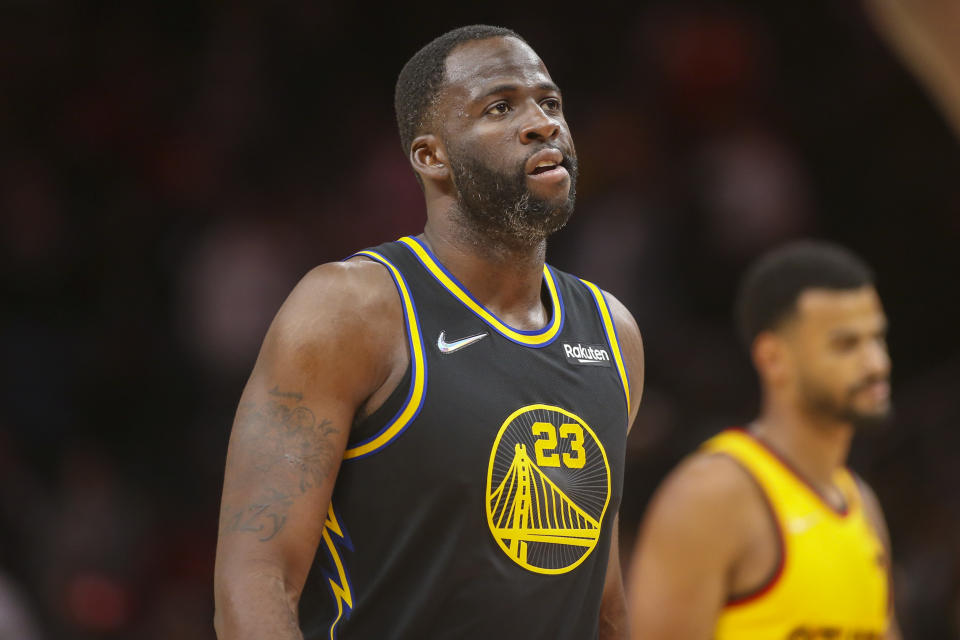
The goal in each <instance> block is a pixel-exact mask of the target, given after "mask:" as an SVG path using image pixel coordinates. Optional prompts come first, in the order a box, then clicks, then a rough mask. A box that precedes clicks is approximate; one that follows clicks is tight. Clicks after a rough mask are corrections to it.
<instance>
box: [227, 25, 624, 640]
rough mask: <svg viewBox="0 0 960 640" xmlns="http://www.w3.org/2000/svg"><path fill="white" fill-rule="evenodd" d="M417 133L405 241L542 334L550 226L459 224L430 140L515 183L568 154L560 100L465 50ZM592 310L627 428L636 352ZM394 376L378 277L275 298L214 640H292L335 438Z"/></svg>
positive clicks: (539, 190) (523, 68)
mask: <svg viewBox="0 0 960 640" xmlns="http://www.w3.org/2000/svg"><path fill="white" fill-rule="evenodd" d="M431 121H432V123H433V124H432V125H431V126H430V127H428V130H429V132H426V133H424V134H423V135H420V136H419V137H417V138H416V139H415V140H414V141H413V142H412V144H411V148H410V163H411V165H412V167H413V169H414V171H416V172H417V174H418V175H419V176H420V178H421V180H422V181H423V185H424V196H425V199H426V204H427V225H426V228H425V229H424V233H423V234H422V235H421V236H420V238H421V239H423V240H424V241H425V242H426V243H427V244H428V245H429V246H430V248H431V249H432V250H433V252H434V253H435V254H436V255H437V257H438V258H439V259H440V261H441V262H442V263H443V264H444V265H445V266H446V267H447V268H448V269H449V270H450V271H451V272H452V273H453V274H454V275H455V276H456V277H457V279H458V280H460V281H461V282H462V283H463V284H464V285H465V286H466V287H467V288H468V289H469V290H470V292H471V293H472V294H473V295H474V296H475V297H476V298H477V299H478V300H479V301H480V302H481V303H482V304H483V305H484V306H486V307H487V308H488V309H490V310H491V311H492V312H493V313H495V314H496V315H497V316H498V317H499V318H501V319H502V320H503V321H505V322H507V323H508V324H510V325H511V326H514V327H516V328H518V329H522V330H533V329H540V328H542V327H543V326H544V325H545V324H546V322H547V321H548V318H549V310H548V309H547V308H545V307H544V305H543V302H542V299H541V280H542V268H543V262H544V255H545V251H546V235H547V234H548V233H549V232H550V230H551V225H549V224H543V225H541V226H540V227H539V228H540V229H541V232H540V234H539V235H538V234H537V233H536V229H537V228H538V227H537V224H535V223H536V220H534V221H533V224H528V225H526V227H525V228H524V229H523V233H492V232H490V231H489V230H487V231H486V232H484V228H483V227H479V226H477V225H476V224H471V223H470V222H469V219H468V217H467V214H466V213H465V212H464V211H462V210H461V208H460V206H459V204H458V203H459V202H460V197H459V193H458V190H457V187H456V184H455V181H454V179H453V175H452V173H451V171H450V160H449V157H450V156H449V153H448V147H447V145H446V143H445V142H444V140H455V141H456V144H461V145H464V146H463V147H462V148H466V149H472V150H474V152H475V154H476V158H478V159H480V160H481V161H483V163H484V164H485V165H486V167H487V168H488V169H490V170H494V171H498V172H501V173H503V174H505V175H514V176H515V177H516V172H517V171H519V170H523V169H522V168H523V166H524V163H525V162H526V161H527V160H528V159H529V158H530V157H531V156H532V155H533V154H534V153H536V152H538V151H541V150H543V149H544V148H546V147H551V148H555V149H560V150H562V152H563V153H564V154H565V155H572V154H573V153H574V152H573V142H572V139H571V138H570V133H569V130H568V129H567V125H566V122H565V120H564V119H563V113H562V104H561V103H560V95H559V90H558V89H557V88H556V87H555V86H554V85H553V83H552V80H550V76H549V74H548V73H547V70H546V67H545V66H544V65H543V63H542V62H541V61H540V59H539V58H538V57H537V56H536V54H535V53H534V52H533V50H532V49H530V47H528V46H527V45H525V44H523V43H522V42H520V41H518V40H516V39H513V38H491V39H488V40H482V41H477V42H470V43H466V44H463V45H461V46H459V47H458V48H456V49H455V50H454V51H453V52H452V53H451V55H450V56H449V58H448V60H447V85H446V87H445V89H444V90H443V91H441V94H440V96H439V98H438V100H437V103H436V106H435V112H434V114H433V116H432V118H431ZM517 179H519V178H517ZM523 180H525V181H526V184H527V185H528V187H529V190H530V192H531V197H534V198H537V199H540V200H541V201H543V202H544V203H545V204H546V205H547V206H546V208H545V210H555V209H562V208H563V206H564V203H565V202H567V200H568V199H569V197H570V191H571V186H572V181H571V180H570V179H569V177H568V178H567V179H561V180H554V181H551V182H549V183H545V182H544V181H542V180H536V179H533V178H523ZM548 222H549V221H548ZM531 229H533V231H534V232H533V233H531ZM607 297H608V303H609V305H610V308H611V313H612V315H613V318H614V322H615V323H616V326H617V330H618V333H619V336H620V340H621V343H622V344H621V347H622V351H623V354H624V359H625V366H626V367H627V371H628V377H629V384H630V391H631V398H632V403H631V405H632V406H631V415H630V423H631V424H632V422H633V419H634V418H635V417H636V413H637V405H638V404H639V401H640V395H641V393H642V388H643V343H642V341H641V338H640V333H639V330H638V329H637V325H636V322H635V321H634V319H633V317H632V316H631V315H630V313H629V312H628V311H627V310H626V309H625V308H624V307H623V305H622V304H620V302H619V301H617V300H616V299H615V298H613V297H612V296H609V295H608V296H607ZM344 344H349V345H350V349H342V348H341V346H342V345H344ZM408 363H409V354H408V352H407V348H406V340H405V334H404V325H403V315H402V309H401V306H400V299H399V297H398V295H397V292H396V289H395V287H394V285H393V282H392V280H391V278H390V276H389V274H388V272H387V271H386V270H385V269H384V268H383V267H382V266H380V265H379V264H376V263H373V262H370V261H367V260H365V259H355V260H351V261H348V262H346V263H339V264H328V265H323V266H321V267H318V268H316V269H314V270H313V271H311V272H310V273H309V274H308V275H307V276H306V277H305V278H304V279H303V280H302V281H301V282H300V283H299V284H298V285H297V286H296V288H295V289H294V291H293V292H292V293H291V294H290V297H289V298H288V299H287V301H286V302H285V303H284V305H283V307H282V308H281V309H280V311H279V313H278V314H277V317H276V318H275V319H274V321H273V324H272V325H271V327H270V329H269V331H268V333H267V336H266V338H265V339H264V343H263V347H262V349H261V352H260V355H259V357H258V359H257V363H256V365H255V366H254V370H253V373H252V374H251V376H250V380H249V381H248V383H247V386H246V388H245V389H244V392H243V396H242V398H241V402H240V407H239V409H238V411H237V417H236V420H235V422H234V427H233V432H232V435H231V438H230V445H229V450H228V454H227V463H226V472H225V477H224V487H223V499H222V512H221V520H220V534H219V539H218V545H217V563H216V572H215V601H216V615H215V626H216V630H217V635H218V637H219V638H220V640H227V639H229V640H237V639H246V638H251V639H252V638H271V639H279V640H288V639H295V638H301V637H302V635H301V633H300V630H299V626H298V621H297V607H298V602H299V597H300V593H301V591H302V589H303V585H304V582H305V580H306V577H307V573H308V571H309V569H310V566H311V564H312V562H313V558H314V555H315V554H316V552H317V547H318V543H319V540H320V536H321V533H322V529H323V524H324V517H325V515H326V513H327V510H328V506H329V503H330V496H331V494H332V492H333V487H334V485H335V483H336V477H337V472H338V469H339V465H340V461H341V459H342V457H343V452H344V449H345V447H346V442H347V439H348V436H349V432H350V427H351V425H352V424H355V423H356V421H357V420H358V419H359V418H360V417H362V416H364V415H369V414H370V413H371V412H373V411H375V410H376V409H377V408H378V407H379V406H380V405H381V404H382V403H383V402H384V400H385V399H386V398H387V397H388V396H389V395H390V393H391V392H392V391H393V390H394V389H395V388H396V386H397V384H398V383H399V381H400V379H401V378H402V377H403V374H404V372H405V371H406V368H407V366H408ZM608 563H609V564H608V571H607V576H606V583H605V588H604V594H603V600H602V607H601V613H600V623H601V632H600V637H601V638H603V639H604V640H608V639H611V638H625V637H627V631H626V606H625V599H624V595H623V584H622V579H621V576H620V564H619V555H618V552H617V545H616V538H615V539H614V544H613V546H612V549H611V554H610V557H609V559H608Z"/></svg>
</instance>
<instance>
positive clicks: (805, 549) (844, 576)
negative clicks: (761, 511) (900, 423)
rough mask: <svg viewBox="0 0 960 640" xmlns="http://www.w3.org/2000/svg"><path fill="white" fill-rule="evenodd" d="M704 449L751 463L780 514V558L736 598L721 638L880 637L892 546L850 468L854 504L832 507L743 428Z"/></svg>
mask: <svg viewBox="0 0 960 640" xmlns="http://www.w3.org/2000/svg"><path fill="white" fill-rule="evenodd" d="M703 449H704V450H705V451H708V452H716V453H723V454H726V455H728V456H730V457H731V458H733V459H734V460H736V461H737V462H738V463H739V464H740V465H741V466H743V467H744V468H745V469H746V470H747V471H748V472H749V473H750V475H752V476H753V478H754V479H755V480H756V482H757V483H758V484H759V485H760V487H761V488H762V489H763V492H764V494H765V495H766V498H767V501H768V503H769V506H770V508H771V511H772V513H773V515H774V518H775V520H776V525H777V529H778V532H779V542H780V563H779V566H778V567H777V570H776V574H775V575H774V576H773V577H772V578H771V579H770V581H769V582H768V583H767V584H766V585H765V586H764V587H763V588H761V589H759V590H758V591H756V592H754V593H752V594H750V595H748V596H745V597H743V598H739V599H736V600H731V601H730V602H728V603H727V605H726V606H725V607H724V609H723V611H722V612H721V615H720V617H719V619H718V621H717V626H716V630H715V632H714V638H715V640H780V639H784V640H788V639H789V640H815V639H816V640H821V639H827V638H830V639H832V640H879V639H881V638H883V637H884V635H885V633H886V630H887V626H888V624H889V618H890V606H889V600H888V598H889V595H888V574H887V568H886V564H887V560H886V553H885V550H884V545H883V543H882V542H881V541H880V539H879V537H878V536H877V534H876V531H875V530H874V527H873V526H872V525H871V523H870V522H869V521H868V519H867V516H866V514H865V513H864V511H863V506H862V499H861V495H860V491H859V489H858V487H857V482H856V480H855V479H854V478H853V476H852V474H851V473H850V472H849V471H847V470H846V469H843V470H840V471H838V472H837V473H836V475H835V477H834V483H835V484H836V486H837V487H838V488H839V489H840V490H841V491H842V492H843V495H844V498H845V502H846V509H845V510H843V511H839V510H836V509H834V508H833V507H831V506H830V505H828V504H827V503H826V502H825V501H824V500H823V499H822V497H821V496H820V494H818V493H817V492H816V491H815V490H814V489H813V487H812V486H810V484H809V483H807V482H806V481H805V480H804V479H803V478H802V477H801V476H800V475H798V474H797V473H796V472H795V471H794V470H793V469H792V468H791V467H790V466H789V464H788V463H787V462H786V461H784V460H783V459H782V458H780V457H779V456H777V454H776V453H775V452H774V451H772V450H771V449H769V448H767V447H766V446H765V445H764V444H763V443H762V442H760V441H759V440H757V439H756V438H754V437H753V436H751V435H750V434H749V433H747V432H746V431H743V430H741V429H730V430H727V431H724V432H723V433H720V434H719V435H717V436H715V437H713V438H712V439H710V440H708V441H707V442H706V443H705V444H704V445H703Z"/></svg>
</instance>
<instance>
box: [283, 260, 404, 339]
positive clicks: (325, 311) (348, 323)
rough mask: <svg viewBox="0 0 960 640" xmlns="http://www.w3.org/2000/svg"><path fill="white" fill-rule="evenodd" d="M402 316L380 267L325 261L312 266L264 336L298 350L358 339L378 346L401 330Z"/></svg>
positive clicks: (390, 282) (361, 262)
mask: <svg viewBox="0 0 960 640" xmlns="http://www.w3.org/2000/svg"><path fill="white" fill-rule="evenodd" d="M402 314H403V311H402V307H401V305H400V297H399V295H398V294H397V290H396V287H395V286H394V284H393V280H392V278H391V276H390V274H389V273H388V272H387V270H386V268H385V267H383V266H381V265H380V264H377V263H376V262H372V261H370V260H349V261H346V262H331V263H328V264H323V265H320V266H318V267H314V268H313V269H311V270H310V271H309V272H308V273H307V274H306V275H305V276H304V277H303V278H302V279H301V280H300V282H298V283H297V285H296V286H295V287H294V288H293V290H292V291H291V292H290V295H289V296H287V299H286V300H285V301H284V303H283V306H281V308H280V311H279V312H278V313H277V316H276V318H275V319H274V321H273V325H272V326H271V328H270V332H269V333H268V336H267V337H268V339H270V338H271V337H272V338H279V339H282V340H291V341H294V342H295V343H296V344H295V345H293V346H296V347H300V348H306V347H309V346H310V345H311V344H315V345H317V346H320V347H324V348H326V347H328V346H329V342H330V341H331V340H332V341H337V340H347V339H350V338H352V337H357V336H360V335H362V336H363V338H364V342H378V343H379V342H380V339H381V338H387V339H389V335H390V334H391V333H397V330H399V331H402ZM391 328H392V329H393V331H391ZM380 346H382V345H380Z"/></svg>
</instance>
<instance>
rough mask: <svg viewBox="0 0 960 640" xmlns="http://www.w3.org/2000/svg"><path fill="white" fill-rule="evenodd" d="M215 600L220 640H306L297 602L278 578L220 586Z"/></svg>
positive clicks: (261, 576) (262, 576) (267, 577)
mask: <svg viewBox="0 0 960 640" xmlns="http://www.w3.org/2000/svg"><path fill="white" fill-rule="evenodd" d="M215 600H216V612H215V614H214V618H213V621H214V622H213V624H214V628H215V629H216V632H217V638H218V640H248V639H249V640H259V639H261V638H270V639H271V640H303V634H302V633H301V632H300V624H299V622H298V619H297V602H296V599H295V598H294V597H292V595H291V594H290V593H289V592H288V590H287V589H286V588H285V586H284V584H283V580H282V579H280V578H278V577H274V576H264V575H254V576H251V577H249V578H247V579H246V580H245V581H239V580H238V581H237V584H231V585H230V586H221V585H218V588H217V589H216V598H215Z"/></svg>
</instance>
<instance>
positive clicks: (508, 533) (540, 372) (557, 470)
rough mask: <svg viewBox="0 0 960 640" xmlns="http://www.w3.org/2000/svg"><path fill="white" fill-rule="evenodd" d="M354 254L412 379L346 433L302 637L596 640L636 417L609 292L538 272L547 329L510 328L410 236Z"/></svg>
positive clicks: (303, 612) (303, 608)
mask: <svg viewBox="0 0 960 640" xmlns="http://www.w3.org/2000/svg"><path fill="white" fill-rule="evenodd" d="M359 255H363V256H366V257H368V258H370V259H372V260H376V261H377V262H380V263H381V264H383V265H384V266H385V267H386V268H387V269H388V270H389V271H390V274H391V275H392V276H393V279H394V282H395V283H396V286H397V289H398V292H399V294H400V298H401V301H402V303H403V309H404V316H405V322H406V330H407V331H406V333H407V339H408V342H409V346H410V366H409V368H408V370H407V373H406V376H405V378H404V380H403V381H402V382H401V383H400V385H399V387H398V388H397V390H396V391H395V392H394V393H393V394H392V395H391V396H390V397H389V398H388V400H387V401H386V402H385V404H384V405H383V407H381V408H380V409H379V410H377V411H376V412H374V413H373V414H372V415H371V416H369V417H368V418H366V419H365V420H363V421H362V422H361V423H360V424H358V425H356V426H355V427H354V428H353V430H352V432H351V440H350V442H349V444H348V448H347V451H346V454H345V459H344V461H343V464H342V466H341V468H340V473H339V475H338V477H337V482H336V486H335V488H334V492H333V498H332V500H331V505H330V509H329V511H328V514H327V521H326V526H325V528H324V531H323V538H322V541H321V544H320V549H319V550H318V552H317V558H316V561H315V566H314V567H313V569H312V571H311V572H310V577H309V579H308V581H307V586H306V588H305V590H304V593H303V594H302V597H301V601H300V620H301V626H302V629H303V632H304V635H305V637H306V638H308V639H313V638H330V639H341V640H347V639H354V638H362V639H364V640H369V639H384V638H405V639H406V638H409V639H423V638H457V639H464V638H478V639H481V638H482V639H484V640H488V639H490V638H497V639H498V640H505V639H510V638H523V639H531V638H545V639H547V638H549V639H551V640H555V639H566V638H569V639H576V640H582V639H585V638H595V637H596V636H597V626H598V624H597V623H598V613H599V610H600V599H601V595H602V592H603V586H604V579H605V574H606V567H607V558H608V554H609V551H610V537H611V533H612V527H613V522H614V517H615V515H616V513H617V510H618V509H619V505H620V496H621V492H622V482H623V466H624V444H625V440H626V435H627V423H628V415H629V403H630V398H629V385H628V383H627V376H626V371H625V369H624V365H623V360H622V357H621V354H620V348H619V346H618V344H617V339H616V332H615V329H614V326H613V321H612V319H611V317H610V312H609V309H608V308H607V304H606V302H605V300H604V298H603V295H602V293H601V292H600V290H599V289H598V288H597V287H596V286H595V285H593V284H590V283H588V282H585V281H583V280H580V279H578V278H575V277H573V276H571V275H569V274H566V273H563V272H560V271H558V270H556V269H553V268H552V267H549V266H545V267H544V273H543V281H544V285H543V286H544V292H545V296H546V297H547V298H548V299H549V301H550V316H551V319H550V321H549V322H548V323H547V325H546V326H545V327H544V328H543V329H540V330H537V331H519V330H516V329H513V328H511V327H509V326H508V325H506V324H504V323H503V322H502V321H500V320H499V319H498V318H497V317H496V316H494V315H493V314H492V313H491V312H490V311H488V310H487V309H485V308H484V307H483V305H481V304H480V303H479V302H478V301H477V300H475V299H474V298H473V297H472V296H471V295H470V292H469V291H467V290H466V289H464V287H463V286H462V285H461V284H460V283H459V282H458V281H457V280H456V278H454V276H453V275H452V274H451V273H450V272H448V271H447V270H446V269H445V268H444V267H443V265H441V264H440V262H439V261H438V260H437V259H436V257H435V256H434V255H433V254H432V253H431V252H430V250H429V249H428V248H427V247H426V245H425V244H424V243H422V242H420V241H419V240H418V239H416V238H409V237H407V238H401V239H400V240H399V241H397V242H391V243H387V244H384V245H381V246H379V247H376V248H375V249H372V250H369V251H362V252H360V254H359Z"/></svg>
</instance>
